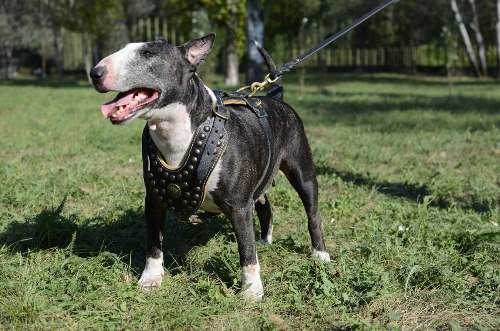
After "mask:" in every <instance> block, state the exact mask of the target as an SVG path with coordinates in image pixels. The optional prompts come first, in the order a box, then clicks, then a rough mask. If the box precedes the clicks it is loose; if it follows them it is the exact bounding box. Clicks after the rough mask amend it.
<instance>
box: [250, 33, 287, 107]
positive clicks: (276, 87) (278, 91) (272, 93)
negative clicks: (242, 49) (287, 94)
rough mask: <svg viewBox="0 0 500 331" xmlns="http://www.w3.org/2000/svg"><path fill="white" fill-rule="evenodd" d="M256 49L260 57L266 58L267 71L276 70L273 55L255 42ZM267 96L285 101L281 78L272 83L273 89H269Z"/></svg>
mask: <svg viewBox="0 0 500 331" xmlns="http://www.w3.org/2000/svg"><path fill="white" fill-rule="evenodd" d="M255 47H257V50H258V51H259V53H260V55H262V57H263V58H264V61H265V62H266V65H267V70H268V71H269V72H272V71H273V70H276V64H275V63H274V61H273V59H272V58H271V55H269V53H268V52H267V51H266V50H265V49H264V47H262V46H261V44H259V43H258V42H257V41H255ZM267 96H268V97H272V98H277V99H280V100H283V81H282V80H281V78H278V80H276V81H275V82H274V83H271V88H270V89H269V92H268V93H267Z"/></svg>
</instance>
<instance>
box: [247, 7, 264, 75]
mask: <svg viewBox="0 0 500 331" xmlns="http://www.w3.org/2000/svg"><path fill="white" fill-rule="evenodd" d="M262 16H263V15H262V9H261V7H260V1H259V0H247V54H248V64H247V78H246V83H247V84H251V83H253V82H256V81H262V79H263V77H262V76H263V75H262V63H263V59H262V56H261V55H260V54H259V51H258V50H257V47H255V43H254V40H255V41H257V42H258V43H259V44H261V45H263V44H264V21H263V19H262Z"/></svg>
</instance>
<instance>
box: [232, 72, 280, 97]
mask: <svg viewBox="0 0 500 331" xmlns="http://www.w3.org/2000/svg"><path fill="white" fill-rule="evenodd" d="M270 75H271V74H267V76H266V77H265V78H264V81H262V82H254V83H252V84H251V85H249V86H243V87H242V88H240V89H238V90H236V92H241V91H243V90H248V89H250V93H248V94H247V95H246V96H247V97H252V96H253V95H254V94H255V93H256V92H257V91H261V90H263V89H264V87H266V85H268V84H272V83H274V82H276V81H277V80H278V79H279V77H276V78H274V79H271V77H270Z"/></svg>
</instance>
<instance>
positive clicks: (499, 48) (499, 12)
mask: <svg viewBox="0 0 500 331" xmlns="http://www.w3.org/2000/svg"><path fill="white" fill-rule="evenodd" d="M497 77H498V78H499V79H500V0H497Z"/></svg>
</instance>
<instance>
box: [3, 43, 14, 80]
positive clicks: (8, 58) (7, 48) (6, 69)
mask: <svg viewBox="0 0 500 331" xmlns="http://www.w3.org/2000/svg"><path fill="white" fill-rule="evenodd" d="M3 46H4V48H5V64H4V65H5V67H4V72H5V79H6V80H8V79H9V78H10V64H11V63H12V47H11V46H10V42H9V41H8V40H6V41H5V42H4V44H3Z"/></svg>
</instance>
